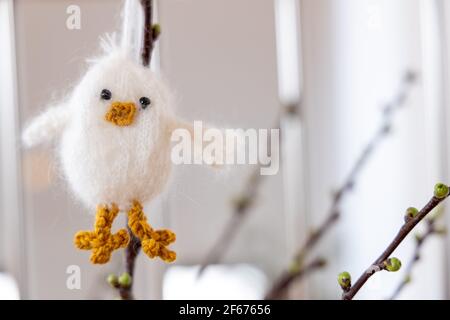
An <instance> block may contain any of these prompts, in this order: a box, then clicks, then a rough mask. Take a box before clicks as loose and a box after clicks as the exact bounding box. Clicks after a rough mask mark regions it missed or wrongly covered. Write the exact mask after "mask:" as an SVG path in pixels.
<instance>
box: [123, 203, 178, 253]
mask: <svg viewBox="0 0 450 320" xmlns="http://www.w3.org/2000/svg"><path fill="white" fill-rule="evenodd" d="M128 226H129V227H130V229H131V231H132V232H133V233H134V234H135V235H136V237H138V238H139V239H140V240H141V244H142V250H143V251H144V252H145V254H146V255H147V256H149V257H150V258H155V257H160V258H161V259H162V260H163V261H165V262H173V261H175V259H176V258H177V254H176V253H175V252H174V251H171V250H169V249H167V248H166V246H168V245H169V244H171V243H173V242H175V240H176V236H175V233H173V232H172V231H170V230H166V229H163V230H153V228H152V227H151V226H150V225H149V224H148V222H147V217H146V216H145V214H144V212H143V211H142V205H141V204H140V203H139V202H138V201H134V202H133V206H132V207H131V209H130V210H129V211H128Z"/></svg>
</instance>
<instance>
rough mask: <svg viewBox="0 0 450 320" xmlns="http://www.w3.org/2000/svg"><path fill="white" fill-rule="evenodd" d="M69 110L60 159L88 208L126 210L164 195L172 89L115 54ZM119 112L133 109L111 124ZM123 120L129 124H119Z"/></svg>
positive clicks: (86, 81) (93, 73)
mask: <svg viewBox="0 0 450 320" xmlns="http://www.w3.org/2000/svg"><path fill="white" fill-rule="evenodd" d="M140 100H141V101H140ZM142 102H144V104H143V103H142ZM147 102H150V103H149V104H148V105H145V103H147ZM66 107H67V108H68V109H69V110H68V112H69V113H70V116H69V118H68V123H67V127H65V128H64V132H63V136H62V141H61V148H60V157H61V161H62V167H63V170H64V173H65V175H66V177H67V179H68V181H69V183H70V185H71V187H72V188H73V190H74V191H75V194H76V195H78V196H79V197H80V198H81V200H82V201H83V202H84V203H85V204H87V205H88V206H90V207H95V206H96V205H98V204H99V203H105V204H109V203H116V204H117V205H118V206H119V208H120V209H124V210H126V209H127V207H129V206H130V204H131V203H132V201H133V200H136V199H138V200H139V201H142V202H146V201H148V200H151V199H152V198H154V197H155V196H156V195H158V194H159V193H160V192H161V190H163V187H164V185H165V184H166V182H167V180H168V177H169V173H170V168H171V162H170V134H171V126H172V124H173V123H174V120H173V115H172V112H171V111H170V96H169V93H168V90H167V88H166V87H165V86H164V85H163V84H162V82H161V81H160V80H159V79H158V78H157V77H156V76H155V75H154V73H153V72H152V71H150V69H149V68H145V67H142V66H141V65H138V64H137V63H135V62H134V61H133V60H131V59H129V58H127V56H126V55H125V54H124V53H121V52H116V53H113V54H110V55H108V56H107V57H105V58H103V59H101V60H99V61H98V62H97V63H96V64H95V65H94V66H93V67H92V68H91V69H90V70H89V71H88V72H87V74H86V75H85V76H84V78H83V79H82V80H81V82H80V84H79V85H78V87H77V88H76V89H75V91H74V93H73V95H72V97H71V99H70V102H69V104H68V105H67V106H66ZM114 107H117V108H125V109H126V108H129V109H126V110H117V112H123V115H119V116H118V118H113V119H109V120H108V119H107V118H106V117H107V116H108V115H111V113H112V112H115V111H114V109H113V108H114ZM120 117H124V119H123V120H122V121H129V122H130V123H117V121H120ZM126 117H128V118H126ZM115 121H116V122H115Z"/></svg>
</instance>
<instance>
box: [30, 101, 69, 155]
mask: <svg viewBox="0 0 450 320" xmlns="http://www.w3.org/2000/svg"><path fill="white" fill-rule="evenodd" d="M69 119H70V110H69V106H68V105H66V104H61V105H56V106H53V107H50V108H49V109H47V110H46V111H44V112H43V113H42V114H40V115H39V116H37V117H36V118H35V119H33V120H32V121H31V123H30V124H29V125H28V126H27V127H26V128H25V130H24V131H23V134H22V141H23V143H24V144H25V146H26V147H32V146H35V145H37V144H40V143H44V142H48V141H51V140H52V139H54V138H56V137H57V136H58V135H60V134H61V132H62V131H63V129H64V128H65V126H66V125H67V123H68V121H69Z"/></svg>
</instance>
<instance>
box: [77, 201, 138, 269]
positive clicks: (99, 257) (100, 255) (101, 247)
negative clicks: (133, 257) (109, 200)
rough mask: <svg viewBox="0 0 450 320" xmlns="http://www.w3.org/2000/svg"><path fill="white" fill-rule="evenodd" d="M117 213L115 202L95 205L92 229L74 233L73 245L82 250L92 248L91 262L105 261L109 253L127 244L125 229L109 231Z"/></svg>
mask: <svg viewBox="0 0 450 320" xmlns="http://www.w3.org/2000/svg"><path fill="white" fill-rule="evenodd" d="M118 213H119V209H118V208H117V206H116V205H115V204H113V205H112V206H111V208H108V206H104V205H100V206H98V207H97V214H96V217H95V225H94V231H79V232H78V233H77V234H76V235H75V239H74V243H75V246H76V247H77V248H79V249H82V250H92V254H91V262H92V263H95V264H103V263H107V262H108V261H109V259H110V258H111V253H112V252H113V251H114V250H117V249H119V248H124V247H126V246H127V245H128V242H129V240H130V236H129V235H128V232H127V230H125V229H120V230H119V231H118V232H117V233H115V234H112V233H111V227H112V224H113V222H114V219H115V218H116V216H117V214H118Z"/></svg>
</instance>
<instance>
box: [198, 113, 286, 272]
mask: <svg viewBox="0 0 450 320" xmlns="http://www.w3.org/2000/svg"><path fill="white" fill-rule="evenodd" d="M283 112H286V113H287V114H291V115H292V114H293V113H294V111H293V106H288V107H286V108H285V109H283ZM279 123H280V117H277V120H276V122H275V125H274V126H273V127H272V128H278V129H279ZM281 137H282V134H281V133H280V139H281ZM270 149H271V148H270V146H269V150H270ZM264 177H265V176H263V175H261V166H260V165H258V166H256V167H255V168H254V169H253V171H252V172H251V173H250V175H249V176H248V178H247V181H246V183H245V188H244V191H243V194H241V195H240V196H239V197H237V198H236V199H234V201H233V212H232V214H231V217H230V219H229V220H228V222H227V223H226V225H225V226H224V228H223V230H222V232H221V234H220V236H219V237H218V239H217V240H216V242H215V243H214V245H213V246H212V248H211V250H210V251H209V252H208V254H207V255H206V257H205V259H204V260H203V262H202V263H201V266H200V269H199V271H198V277H200V276H201V275H202V274H203V272H204V271H205V270H206V268H207V267H208V266H210V265H212V264H216V263H219V262H220V260H221V259H222V257H223V256H224V254H225V253H226V252H227V250H228V248H229V247H230V245H231V243H233V240H234V238H235V237H236V235H237V234H238V231H239V228H240V227H241V226H242V225H243V220H244V218H246V217H247V215H248V213H249V212H250V210H251V209H252V208H253V206H254V204H255V202H256V200H257V198H258V191H259V188H260V187H261V184H262V182H263V180H264Z"/></svg>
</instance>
